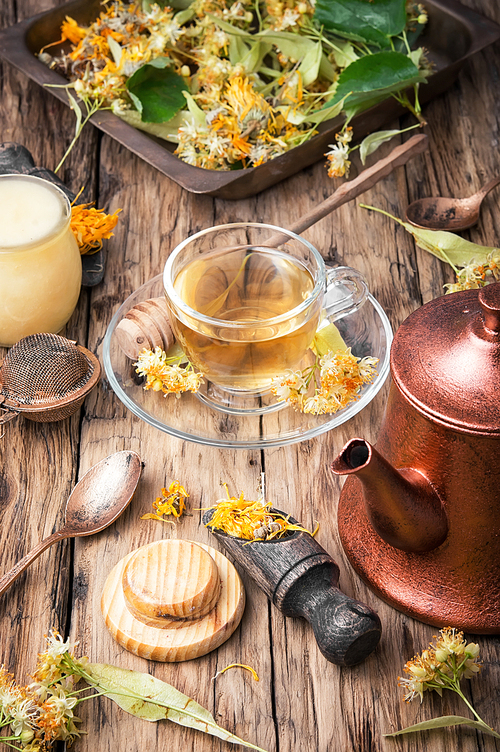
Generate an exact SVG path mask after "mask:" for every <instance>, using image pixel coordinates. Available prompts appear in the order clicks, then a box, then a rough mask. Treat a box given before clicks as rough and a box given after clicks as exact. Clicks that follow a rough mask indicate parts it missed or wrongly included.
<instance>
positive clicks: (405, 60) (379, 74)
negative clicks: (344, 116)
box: [334, 51, 425, 108]
mask: <svg viewBox="0 0 500 752" xmlns="http://www.w3.org/2000/svg"><path fill="white" fill-rule="evenodd" d="M421 81H425V78H423V77H422V76H421V74H420V73H419V70H418V68H417V66H416V65H415V64H414V63H412V61H411V60H410V58H409V57H407V56H406V55H403V54H402V53H401V52H392V51H390V52H375V53H374V54H373V55H366V56H365V57H361V58H359V59H358V60H355V61H354V62H353V63H351V64H350V65H348V66H347V68H345V70H343V71H342V73H341V74H340V76H339V79H338V86H337V89H336V91H335V97H334V101H336V102H338V101H339V100H340V99H343V98H344V97H346V96H347V95H349V99H348V106H349V107H350V108H353V107H358V106H360V105H362V106H363V105H366V103H367V102H368V101H369V100H372V99H373V98H374V97H375V98H382V97H384V98H385V96H387V95H388V94H390V93H391V92H396V91H400V90H401V89H406V88H407V87H408V86H411V85H412V84H414V83H417V82H421Z"/></svg>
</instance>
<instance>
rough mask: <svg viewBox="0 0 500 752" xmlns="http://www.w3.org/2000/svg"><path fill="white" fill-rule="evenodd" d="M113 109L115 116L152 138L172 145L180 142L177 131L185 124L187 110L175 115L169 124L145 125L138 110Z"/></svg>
mask: <svg viewBox="0 0 500 752" xmlns="http://www.w3.org/2000/svg"><path fill="white" fill-rule="evenodd" d="M111 109H112V111H113V114H114V115H117V116H118V117H119V118H121V120H124V121H125V122H126V123H128V124H129V125H132V126H133V127H134V128H138V129H139V130H141V131H144V132H145V133H149V134H150V135H151V136H156V137H157V138H163V139H164V140H165V141H170V142H172V143H178V142H179V139H178V137H177V131H178V129H179V127H180V126H181V125H183V124H184V119H185V116H186V111H185V110H181V111H180V112H178V113H177V115H174V117H173V118H171V120H169V121H168V123H145V122H143V120H141V115H140V113H139V112H137V111H136V110H121V109H119V107H112V108H111Z"/></svg>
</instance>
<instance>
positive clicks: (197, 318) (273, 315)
mask: <svg viewBox="0 0 500 752" xmlns="http://www.w3.org/2000/svg"><path fill="white" fill-rule="evenodd" d="M349 272H351V273H352V276H353V277H354V278H355V284H356V285H357V295H356V299H357V305H358V307H359V304H361V298H363V299H364V295H365V294H366V287H365V286H364V285H363V286H362V285H361V282H360V281H359V280H358V279H357V278H358V277H359V278H360V275H359V274H358V273H357V272H355V271H354V270H349ZM332 275H333V276H334V277H335V278H336V281H337V282H338V281H339V279H340V278H341V279H342V281H343V284H344V285H345V284H347V282H346V280H347V275H346V273H345V271H344V272H343V273H342V274H341V275H337V270H335V269H334V270H329V271H328V272H327V271H326V269H325V265H324V262H323V259H322V257H321V255H320V254H319V252H318V251H317V250H316V249H315V248H314V247H313V246H312V245H311V244H310V243H308V242H307V241H306V240H304V239H303V238H301V237H299V236H298V235H295V234H294V233H292V232H289V231H287V230H282V229H281V228H278V227H273V226H270V225H260V224H249V223H238V224H232V225H220V226H218V227H213V228H210V229H208V230H203V231H202V232H199V233H197V234H196V235H193V236H192V237H190V238H188V239H187V240H185V241H184V242H182V243H181V244H180V245H179V246H177V248H176V249H175V250H174V251H173V252H172V254H171V255H170V257H169V259H168V261H167V263H166V265H165V270H164V277H163V284H164V289H165V294H166V299H167V304H168V307H169V312H170V316H171V322H172V327H173V329H174V334H175V336H176V339H177V341H178V343H179V344H180V346H181V347H182V349H183V350H184V352H185V354H186V356H187V357H188V358H189V360H190V361H191V363H192V364H193V366H194V367H195V368H196V369H197V370H199V371H201V372H202V373H203V374H204V376H205V378H206V380H208V381H210V382H211V383H212V384H215V385H217V386H219V387H222V388H223V389H225V390H228V391H230V392H247V393H259V392H264V391H266V390H267V389H269V387H270V385H271V383H272V382H273V381H274V379H275V378H277V377H279V376H282V375H283V374H284V373H285V372H286V371H287V370H288V369H292V370H293V369H295V368H297V367H298V365H299V363H300V362H301V360H302V359H303V358H304V356H305V354H306V352H307V350H308V348H309V346H310V345H311V343H312V340H313V338H314V335H315V333H316V331H317V328H318V324H319V322H320V318H321V317H322V315H323V313H324V307H325V293H326V290H327V285H328V286H334V285H335V284H336V281H334V280H333V279H331V277H332ZM337 278H338V279H337ZM334 297H335V298H336V300H335V303H334V305H335V306H336V308H337V310H338V311H342V312H346V311H347V310H352V309H353V301H352V295H350V294H349V293H348V294H347V295H346V294H345V291H344V293H343V294H340V295H339V294H337V295H335V296H334Z"/></svg>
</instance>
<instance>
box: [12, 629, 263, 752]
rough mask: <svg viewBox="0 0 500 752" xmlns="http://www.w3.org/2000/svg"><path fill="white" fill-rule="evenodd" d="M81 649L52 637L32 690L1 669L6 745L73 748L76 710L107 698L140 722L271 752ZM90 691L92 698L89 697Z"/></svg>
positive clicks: (152, 682) (33, 749) (146, 678)
mask: <svg viewBox="0 0 500 752" xmlns="http://www.w3.org/2000/svg"><path fill="white" fill-rule="evenodd" d="M77 644H78V643H71V642H70V640H69V639H68V640H63V638H62V637H61V635H60V634H59V633H58V632H57V631H55V630H54V631H51V632H50V635H49V636H48V637H47V648H46V650H45V651H44V652H42V653H40V654H39V656H38V664H37V667H36V670H35V673H34V675H33V680H34V681H33V683H32V684H29V685H28V686H26V687H24V686H21V685H18V684H17V683H16V682H15V681H14V677H13V676H12V675H11V674H9V673H8V672H7V671H6V670H5V668H4V667H3V666H2V667H0V734H1V732H2V730H3V731H4V732H5V731H7V735H5V733H4V735H0V742H3V743H4V744H6V745H7V746H9V747H11V748H12V749H18V750H29V752H42V750H43V751H45V750H49V749H51V748H52V747H53V745H54V743H55V742H57V741H59V740H61V741H65V742H67V744H68V746H69V745H70V744H71V743H72V742H73V741H74V740H75V739H76V738H77V737H79V736H80V734H81V732H80V731H79V729H78V726H77V725H78V723H80V719H79V718H77V717H76V716H75V714H74V710H76V708H77V706H78V705H80V703H82V702H84V701H85V700H92V699H94V698H96V697H99V696H100V695H105V696H106V697H108V698H109V699H110V700H113V702H115V703H116V704H117V705H118V706H119V707H120V708H122V710H125V712H127V713H130V714H131V715H134V716H136V717H137V718H143V719H144V720H146V721H160V720H162V719H167V720H170V721H173V722H174V723H178V724H179V725H181V726H187V727H188V728H193V729H197V730H199V731H203V732H205V733H207V734H211V735H212V736H215V737H217V738H219V739H223V740H224V741H228V742H232V743H233V744H239V745H242V746H244V747H248V748H249V749H256V750H260V752H265V750H263V749H262V748H261V747H257V746H256V745H254V744H250V743H249V742H246V741H244V740H243V739H240V738H239V737H237V736H234V734H231V733H230V732H229V731H226V730H225V729H223V728H221V726H218V725H217V724H216V722H215V719H214V718H213V716H212V714H211V713H210V712H209V711H208V710H206V709H205V708H203V707H202V706H201V705H199V704H198V703H197V702H195V700H192V699H191V698H190V697H188V696H187V695H185V694H182V692H179V691H178V690H177V689H175V687H172V686H171V685H170V684H166V683H165V682H163V681H160V679H156V678H155V677H154V676H150V675H149V674H144V673H141V672H139V671H131V670H129V669H124V668H119V667H117V666H110V665H107V664H104V663H90V662H89V660H88V658H76V656H75V655H74V649H75V647H76V645H77ZM80 681H82V682H83V683H84V684H82V686H79V682H80ZM87 690H92V694H84V693H85V692H86V691H87ZM9 727H10V730H9Z"/></svg>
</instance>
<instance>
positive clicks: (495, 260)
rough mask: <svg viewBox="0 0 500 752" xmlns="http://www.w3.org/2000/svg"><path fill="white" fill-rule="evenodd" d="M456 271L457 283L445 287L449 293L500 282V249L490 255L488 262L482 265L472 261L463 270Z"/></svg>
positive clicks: (487, 258)
mask: <svg viewBox="0 0 500 752" xmlns="http://www.w3.org/2000/svg"><path fill="white" fill-rule="evenodd" d="M455 271H456V275H457V281H456V282H455V283H452V284H448V285H445V288H446V292H447V293H450V292H460V290H475V289H477V288H478V287H484V286H485V285H487V284H489V283H490V282H500V249H499V248H495V249H494V250H493V251H492V252H491V253H488V255H487V256H486V260H485V261H484V262H482V263H478V262H476V261H474V260H472V261H471V263H470V264H467V266H464V268H463V269H456V270H455Z"/></svg>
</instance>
